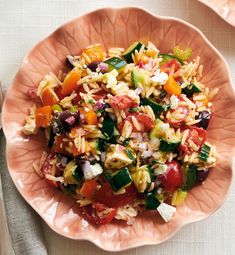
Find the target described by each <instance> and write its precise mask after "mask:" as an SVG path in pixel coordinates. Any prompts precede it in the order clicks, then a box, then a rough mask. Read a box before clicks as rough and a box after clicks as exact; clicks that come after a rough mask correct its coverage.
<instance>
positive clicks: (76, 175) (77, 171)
mask: <svg viewBox="0 0 235 255" xmlns="http://www.w3.org/2000/svg"><path fill="white" fill-rule="evenodd" d="M72 176H73V177H74V178H75V179H76V180H77V181H78V182H80V181H82V178H83V177H84V174H83V171H82V169H81V168H80V167H77V168H76V169H75V171H74V172H73V174H72Z"/></svg>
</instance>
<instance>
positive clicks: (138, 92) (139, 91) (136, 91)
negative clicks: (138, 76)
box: [135, 87, 143, 95]
mask: <svg viewBox="0 0 235 255" xmlns="http://www.w3.org/2000/svg"><path fill="white" fill-rule="evenodd" d="M142 91H143V89H142V88H140V87H138V88H137V89H135V94H136V95H140V94H141V93H142Z"/></svg>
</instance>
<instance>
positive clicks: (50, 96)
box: [41, 88, 59, 106]
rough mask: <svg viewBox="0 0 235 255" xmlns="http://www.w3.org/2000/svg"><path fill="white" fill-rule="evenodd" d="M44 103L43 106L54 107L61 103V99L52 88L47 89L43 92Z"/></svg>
mask: <svg viewBox="0 0 235 255" xmlns="http://www.w3.org/2000/svg"><path fill="white" fill-rule="evenodd" d="M41 99H42V103H43V105H50V106H52V105H54V104H57V103H58V102H59V98H58V96H57V95H56V93H55V92H54V91H53V90H52V89H51V88H46V89H44V90H43V92H42V97H41Z"/></svg>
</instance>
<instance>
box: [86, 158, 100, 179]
mask: <svg viewBox="0 0 235 255" xmlns="http://www.w3.org/2000/svg"><path fill="white" fill-rule="evenodd" d="M82 171H83V173H84V178H85V180H91V179H93V178H95V177H96V176H98V175H100V174H102V173H103V168H102V167H101V165H100V164H98V163H95V164H94V165H91V164H90V162H89V161H86V162H85V164H84V165H82Z"/></svg>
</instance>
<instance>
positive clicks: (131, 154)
mask: <svg viewBox="0 0 235 255" xmlns="http://www.w3.org/2000/svg"><path fill="white" fill-rule="evenodd" d="M125 150H126V154H127V156H128V158H129V159H131V160H135V159H136V156H135V155H134V154H133V152H132V151H131V150H130V149H128V148H126V149H125Z"/></svg>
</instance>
